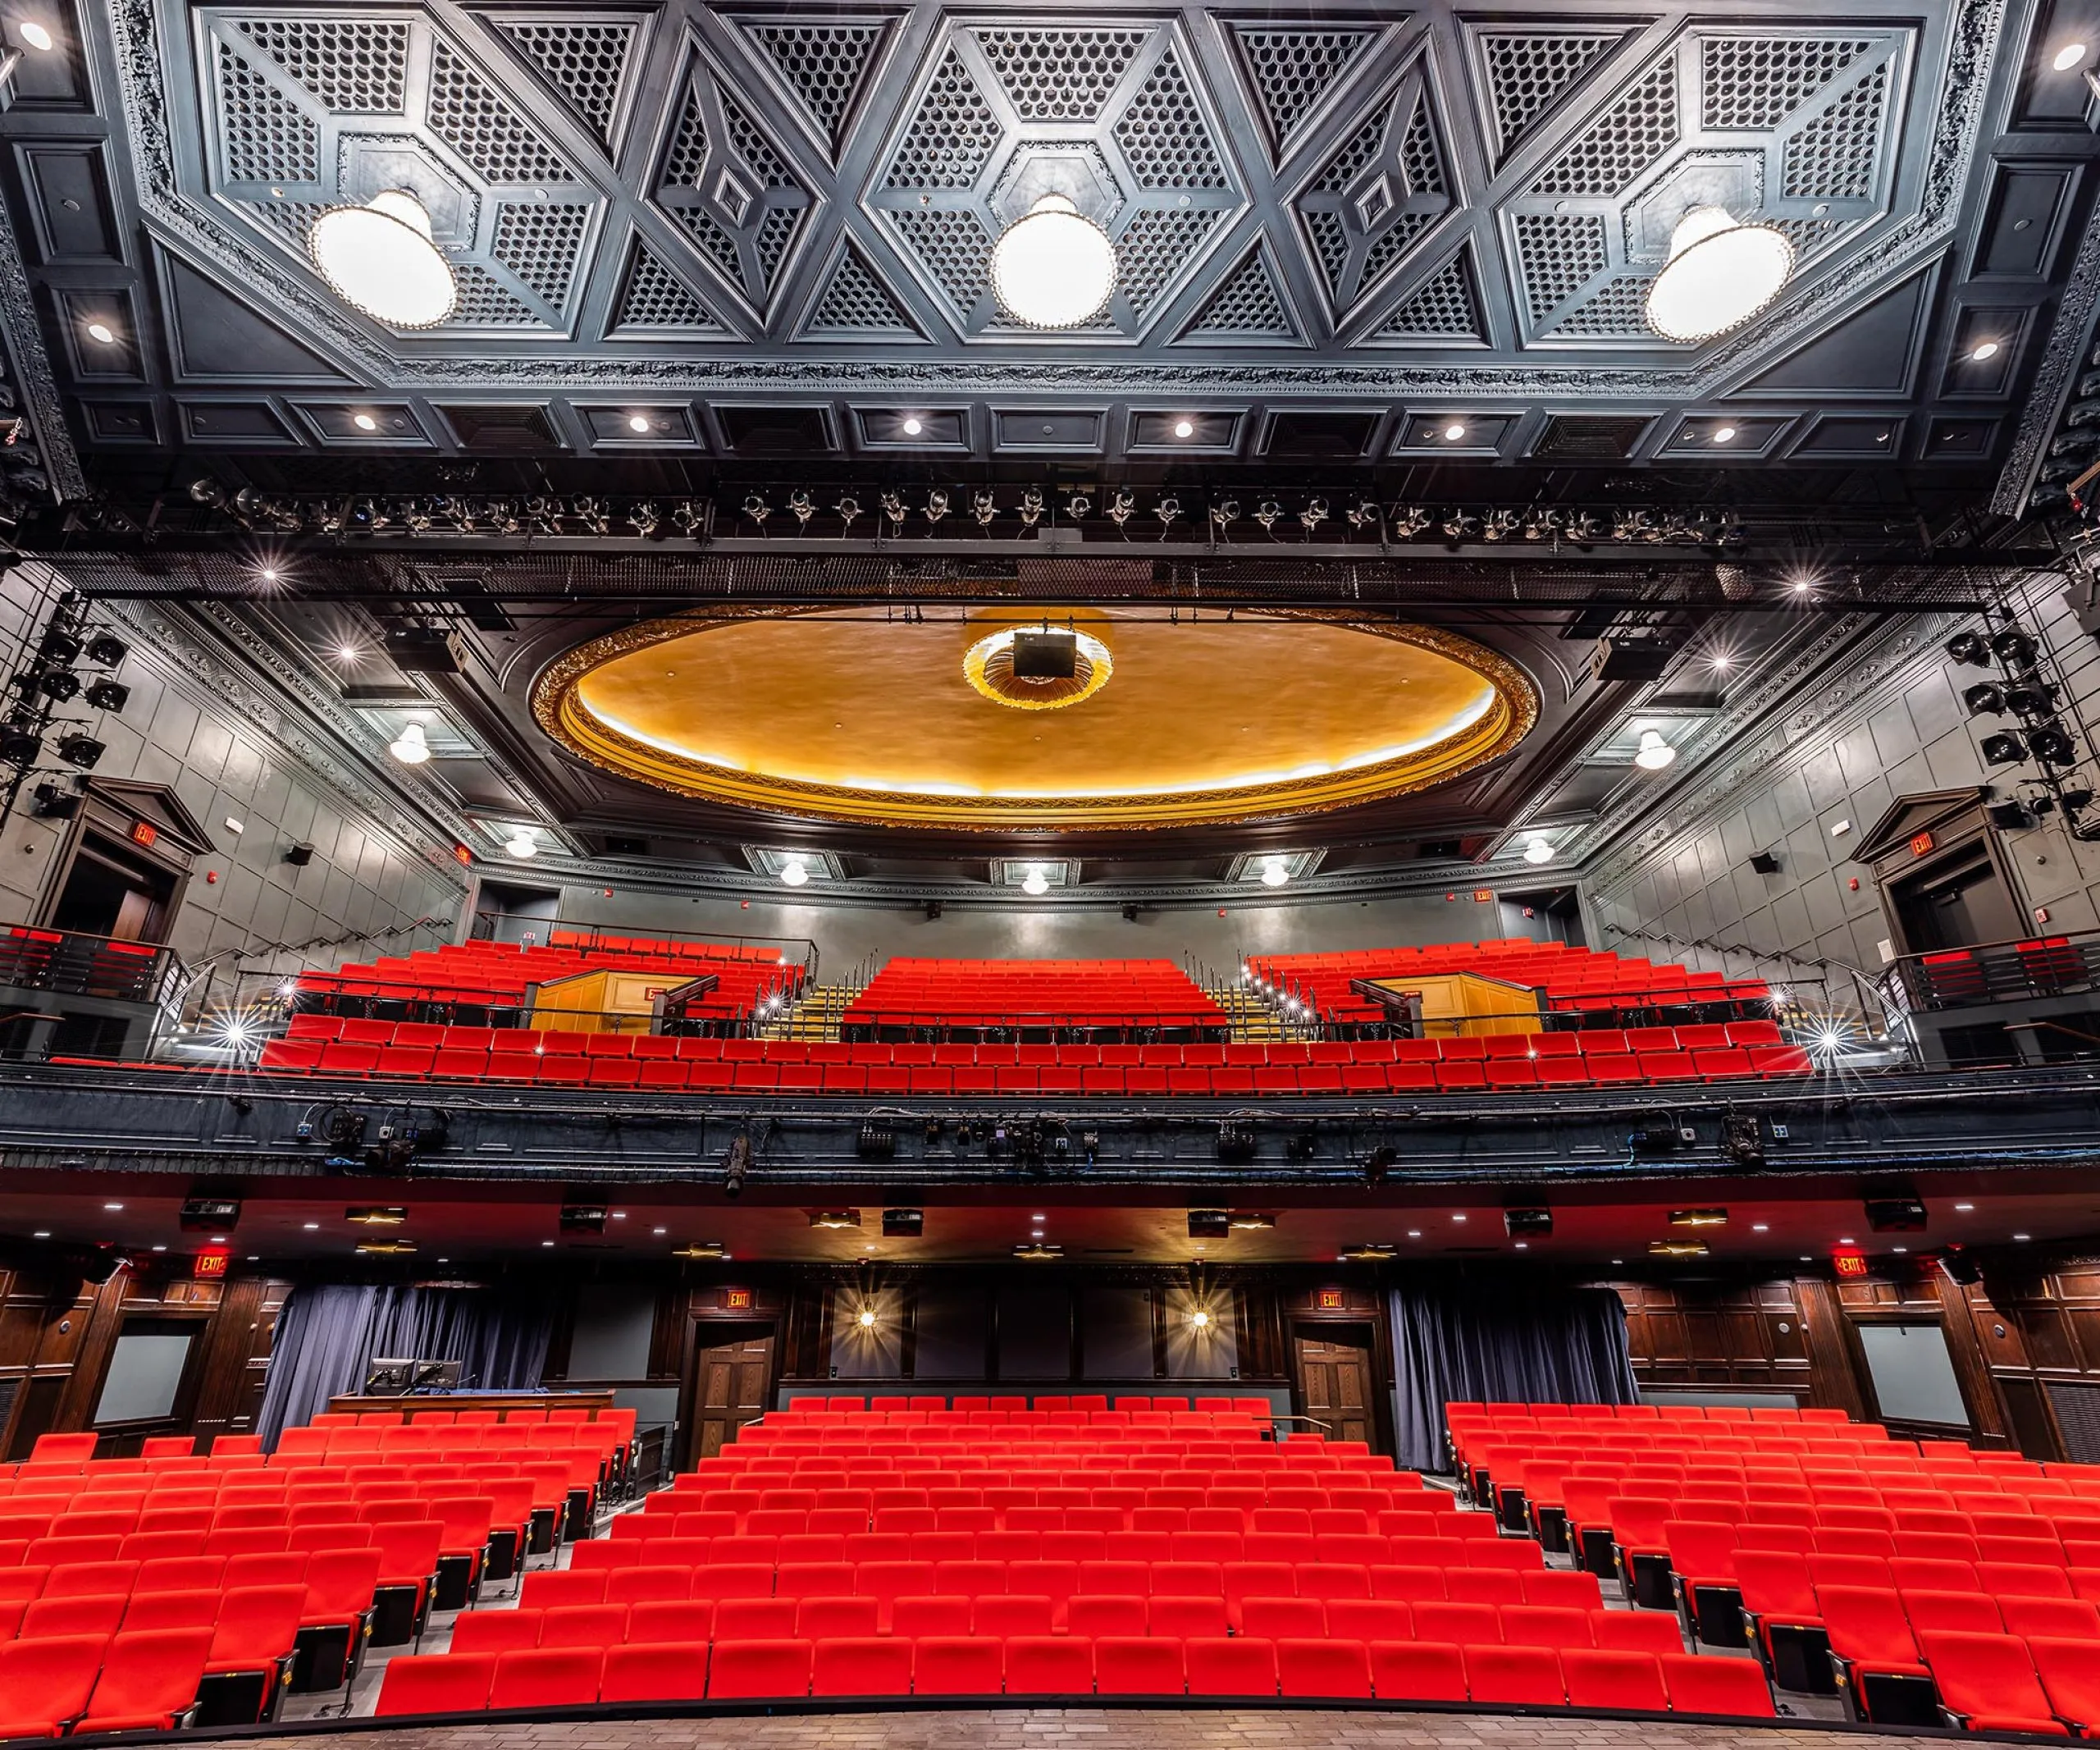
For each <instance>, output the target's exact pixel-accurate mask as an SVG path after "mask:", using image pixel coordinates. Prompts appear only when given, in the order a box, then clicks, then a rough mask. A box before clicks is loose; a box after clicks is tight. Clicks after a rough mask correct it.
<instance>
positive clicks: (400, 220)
mask: <svg viewBox="0 0 2100 1750" xmlns="http://www.w3.org/2000/svg"><path fill="white" fill-rule="evenodd" d="M306 246H307V253H308V254H309V255H310V256H311V257H312V258H313V265H314V267H315V268H316V269H317V271H318V272H319V273H320V275H321V277H322V279H323V280H325V281H327V283H328V289H329V290H331V291H332V292H334V293H335V295H336V296H337V297H338V298H340V299H342V301H343V302H344V303H345V304H348V305H349V307H350V308H352V309H354V310H357V311H358V312H360V313H363V314H364V315H366V316H369V317H371V318H372V319H373V320H374V321H375V322H384V323H386V326H387V327H390V328H409V329H414V328H434V327H436V326H437V325H438V324H439V323H440V322H443V321H445V318H447V317H449V316H450V315H451V314H452V313H453V311H454V309H455V308H458V306H459V281H458V280H457V278H456V277H455V276H454V273H453V272H452V264H451V263H450V262H449V261H447V260H446V259H445V252H444V251H443V250H442V249H439V248H438V246H437V244H436V243H435V242H434V241H433V240H431V226H430V214H429V212H427V210H426V209H425V208H424V206H423V203H422V202H421V201H419V200H418V199H416V197H415V196H414V195H413V194H409V192H408V191H407V190H403V189H386V190H381V192H380V193H378V194H375V195H373V196H372V199H370V200H368V201H367V202H366V203H364V204H363V206H361V207H333V208H330V209H329V210H328V211H327V212H324V213H322V215H321V217H319V218H317V219H316V220H315V221H314V222H313V225H312V226H309V227H308V231H307V235H306Z"/></svg>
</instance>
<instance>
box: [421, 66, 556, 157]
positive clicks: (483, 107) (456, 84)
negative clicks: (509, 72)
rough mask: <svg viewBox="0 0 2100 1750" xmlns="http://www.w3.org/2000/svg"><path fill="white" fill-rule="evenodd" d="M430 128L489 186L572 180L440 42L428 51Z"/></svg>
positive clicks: (515, 114) (548, 148)
mask: <svg viewBox="0 0 2100 1750" xmlns="http://www.w3.org/2000/svg"><path fill="white" fill-rule="evenodd" d="M430 129H431V132H432V133H433V134H435V135H437V137H438V138H439V139H441V140H443V141H444V142H445V144H446V145H448V146H450V147H451V148H452V149H453V150H454V152H456V153H459V156H460V157H461V158H463V160H464V161H465V162H467V164H468V166H470V167H472V168H473V171H475V173H476V174H477V175H478V176H482V177H483V178H484V179H485V180H488V181H490V182H509V183H531V182H568V181H573V180H575V178H574V174H573V171H570V169H569V167H568V165H567V164H565V163H564V162H563V161H562V158H561V156H560V154H559V153H557V152H556V151H555V148H553V147H552V146H550V145H549V144H547V142H546V140H545V139H542V138H541V136H540V134H539V132H538V131H537V130H536V129H535V128H534V127H533V126H532V124H531V123H530V122H528V121H526V120H525V118H524V117H523V116H521V115H519V114H518V112H517V111H516V110H515V109H514V108H512V107H511V106H510V104H509V102H508V101H507V100H506V99H505V98H504V97H503V96H502V95H501V94H500V93H498V92H497V91H496V90H495V89H494V88H493V87H491V85H488V84H487V83H486V81H484V80H482V77H481V75H479V74H477V73H476V72H475V71H474V70H473V68H472V67H470V66H468V64H467V63H466V62H464V61H463V60H462V59H460V57H459V56H458V55H457V54H455V53H454V52H453V50H452V48H451V46H450V44H449V43H445V42H443V41H439V42H437V43H434V44H433V45H432V47H431V62H430Z"/></svg>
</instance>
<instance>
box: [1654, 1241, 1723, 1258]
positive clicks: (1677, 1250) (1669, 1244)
mask: <svg viewBox="0 0 2100 1750" xmlns="http://www.w3.org/2000/svg"><path fill="white" fill-rule="evenodd" d="M1707 1254H1708V1248H1707V1245H1706V1242H1705V1241H1703V1240H1650V1241H1649V1242H1648V1255H1649V1256H1650V1258H1669V1259H1684V1258H1704V1257H1705V1256H1706V1255H1707Z"/></svg>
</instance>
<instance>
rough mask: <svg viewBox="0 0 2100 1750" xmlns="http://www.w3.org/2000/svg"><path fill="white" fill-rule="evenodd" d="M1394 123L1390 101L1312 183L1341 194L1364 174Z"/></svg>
mask: <svg viewBox="0 0 2100 1750" xmlns="http://www.w3.org/2000/svg"><path fill="white" fill-rule="evenodd" d="M1392 125H1393V106H1392V105H1391V104H1390V103H1387V104H1386V105H1384V106H1383V107H1381V108H1380V110H1379V111H1378V112H1377V114H1376V115H1374V116H1373V117H1371V119H1370V120H1369V121H1366V122H1365V123H1364V124H1363V126H1362V127H1360V128H1358V130H1356V131H1355V132H1354V134H1352V135H1349V141H1348V143H1347V144H1345V145H1344V146H1343V148H1341V150H1340V151H1339V152H1337V153H1335V155H1334V156H1333V157H1332V158H1330V159H1329V160H1328V161H1327V167H1326V169H1325V170H1323V171H1321V172H1320V180H1318V181H1317V182H1316V183H1314V184H1313V187H1314V188H1316V189H1317V190H1320V191H1321V192H1322V194H1340V193H1341V192H1342V191H1343V190H1345V189H1346V188H1348V186H1349V184H1351V183H1352V182H1354V181H1355V180H1356V179H1357V177H1358V176H1359V175H1361V174H1362V172H1363V167H1364V166H1365V165H1367V164H1368V163H1369V162H1371V161H1372V159H1373V158H1376V156H1377V155H1378V148H1379V147H1380V145H1381V144H1383V143H1384V140H1385V138H1386V130H1387V129H1389V128H1390V127H1391V126H1392Z"/></svg>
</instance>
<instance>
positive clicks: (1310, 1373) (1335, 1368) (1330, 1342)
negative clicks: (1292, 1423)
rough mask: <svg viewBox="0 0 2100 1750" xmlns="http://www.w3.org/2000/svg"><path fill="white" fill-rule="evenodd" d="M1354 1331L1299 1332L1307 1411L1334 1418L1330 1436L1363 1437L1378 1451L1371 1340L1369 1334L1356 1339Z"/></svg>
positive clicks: (1326, 1419) (1300, 1374) (1301, 1390)
mask: <svg viewBox="0 0 2100 1750" xmlns="http://www.w3.org/2000/svg"><path fill="white" fill-rule="evenodd" d="M1351 1335H1352V1333H1349V1332H1335V1333H1334V1337H1333V1338H1328V1337H1311V1336H1306V1335H1304V1334H1303V1332H1302V1331H1301V1332H1299V1336H1298V1339H1297V1349H1298V1395H1299V1398H1300V1400H1302V1401H1303V1404H1304V1405H1305V1414H1307V1415H1308V1416H1310V1417H1312V1418H1313V1419H1314V1420H1315V1421H1319V1422H1324V1423H1327V1424H1328V1426H1327V1430H1326V1434H1327V1438H1328V1439H1330V1440H1361V1441H1363V1442H1366V1443H1367V1444H1368V1445H1369V1446H1371V1447H1372V1450H1373V1451H1376V1449H1377V1445H1378V1433H1377V1424H1376V1420H1375V1419H1374V1418H1373V1417H1372V1411H1371V1345H1370V1341H1369V1340H1368V1337H1367V1336H1365V1337H1358V1338H1357V1339H1356V1340H1355V1341H1349V1338H1350V1336H1351ZM1336 1338H1338V1339H1340V1341H1335V1339H1336ZM1315 1432H1318V1431H1317V1430H1315Z"/></svg>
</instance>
